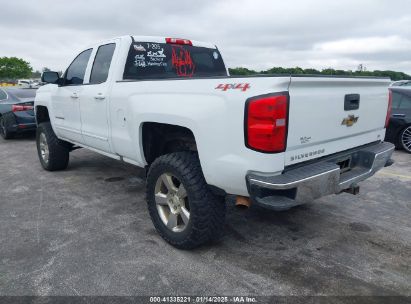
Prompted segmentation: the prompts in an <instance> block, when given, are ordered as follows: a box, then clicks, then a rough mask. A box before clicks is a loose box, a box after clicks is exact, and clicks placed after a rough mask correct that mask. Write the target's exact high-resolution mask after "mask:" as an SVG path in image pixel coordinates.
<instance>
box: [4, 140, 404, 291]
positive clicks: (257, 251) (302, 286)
mask: <svg viewBox="0 0 411 304" xmlns="http://www.w3.org/2000/svg"><path fill="white" fill-rule="evenodd" d="M0 152H1V157H0V231H1V234H0V243H1V247H0V263H1V264H0V295H146V296H152V295H339V296H344V295H391V296H396V295H408V296H410V295H411V266H410V265H411V220H410V218H411V155H409V154H406V153H404V152H401V151H396V152H395V154H394V160H395V161H396V163H395V164H394V165H393V166H391V167H389V168H385V169H384V170H382V171H380V172H379V173H378V174H376V175H375V176H374V177H372V178H370V179H369V180H367V181H365V182H363V183H361V190H360V194H359V195H357V196H352V195H349V194H341V195H333V196H328V197H324V198H322V199H319V200H317V201H314V202H312V203H311V204H308V205H305V206H301V207H298V208H295V209H292V210H290V211H286V212H273V211H267V210H264V209H259V208H258V207H256V206H252V207H251V208H250V209H249V210H238V209H236V208H235V207H234V206H233V203H232V202H231V201H230V200H228V202H227V203H228V204H229V207H228V210H227V220H226V227H225V236H224V237H223V238H222V239H221V240H220V241H218V242H217V243H214V244H212V245H208V246H206V247H202V248H200V249H197V250H194V251H182V250H177V249H175V248H173V247H171V246H170V245H168V244H167V243H165V242H164V241H163V240H162V239H161V238H160V237H159V236H158V235H157V233H156V232H155V230H154V228H153V225H152V223H151V220H150V218H149V215H148V212H147V209H146V202H145V194H144V187H145V186H144V172H143V171H142V170H141V169H138V168H136V167H134V166H131V165H127V164H123V163H121V162H119V161H115V160H112V159H110V158H107V157H104V156H101V155H98V154H96V153H93V152H90V151H87V150H85V149H81V150H77V151H74V152H73V153H71V156H70V157H71V159H70V164H69V168H68V169H67V170H66V171H62V172H54V173H52V172H46V171H44V170H43V169H42V168H41V167H40V163H39V161H38V158H37V152H36V147H35V140H34V137H33V136H24V137H20V138H16V139H14V140H10V141H7V142H6V141H4V140H1V139H0Z"/></svg>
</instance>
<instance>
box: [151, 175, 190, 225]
mask: <svg viewBox="0 0 411 304" xmlns="http://www.w3.org/2000/svg"><path fill="white" fill-rule="evenodd" d="M154 197H155V201H156V207H157V211H158V214H159V216H160V218H161V220H162V221H163V223H164V225H165V226H166V227H167V228H168V229H170V230H171V231H173V232H182V231H183V230H184V229H185V228H186V227H187V225H188V223H189V221H190V206H189V204H188V197H187V192H186V189H185V188H184V185H183V184H182V183H181V181H180V180H179V179H178V178H177V177H175V176H174V175H172V174H170V173H164V174H162V175H160V177H159V178H158V179H157V182H156V187H155V194H154Z"/></svg>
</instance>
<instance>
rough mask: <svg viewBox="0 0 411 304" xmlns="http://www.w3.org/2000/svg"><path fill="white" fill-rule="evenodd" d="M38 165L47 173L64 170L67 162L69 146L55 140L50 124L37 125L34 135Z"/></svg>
mask: <svg viewBox="0 0 411 304" xmlns="http://www.w3.org/2000/svg"><path fill="white" fill-rule="evenodd" d="M36 142H37V152H38V156H39V159H40V163H41V165H42V166H43V168H44V169H46V170H47V171H57V170H64V169H66V168H67V166H68V162H69V152H70V149H69V145H68V143H66V142H65V141H62V140H60V139H58V138H57V136H56V134H54V131H53V129H52V127H51V124H50V122H44V123H41V124H39V126H38V128H37V133H36Z"/></svg>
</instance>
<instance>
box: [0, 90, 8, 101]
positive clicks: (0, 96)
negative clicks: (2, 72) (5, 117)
mask: <svg viewBox="0 0 411 304" xmlns="http://www.w3.org/2000/svg"><path fill="white" fill-rule="evenodd" d="M5 99H7V94H6V92H4V91H3V90H2V89H0V101H3V100H5Z"/></svg>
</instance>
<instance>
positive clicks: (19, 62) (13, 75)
mask: <svg viewBox="0 0 411 304" xmlns="http://www.w3.org/2000/svg"><path fill="white" fill-rule="evenodd" d="M228 70H229V71H230V75H244V76H246V75H258V74H260V75H267V74H279V75H336V76H376V77H389V78H391V80H411V76H410V75H408V74H405V73H403V72H396V71H389V70H386V71H379V70H375V71H366V70H363V69H360V70H357V71H351V70H348V71H345V70H335V69H332V68H328V69H323V70H321V71H320V70H316V69H303V68H300V67H295V68H282V67H273V68H271V69H268V70H264V71H255V70H250V69H247V68H242V67H238V68H229V69H228ZM44 71H49V69H48V68H43V72H44ZM40 76H41V72H40V71H33V68H32V67H31V65H30V63H29V62H27V61H25V60H24V59H21V58H17V57H0V80H15V79H19V78H40Z"/></svg>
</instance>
